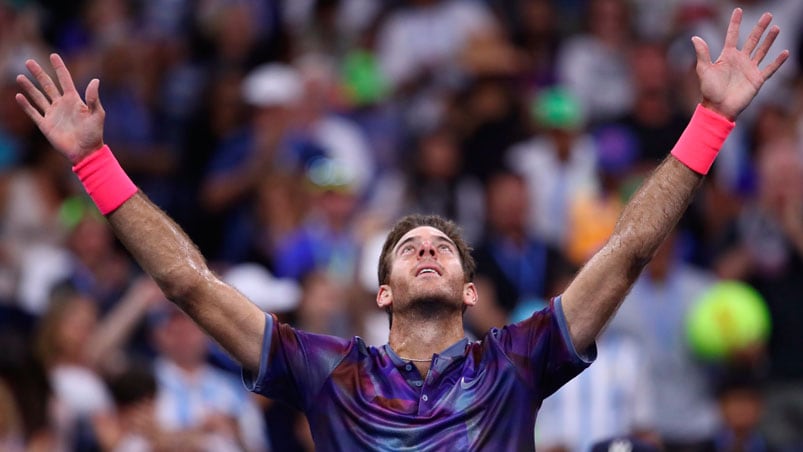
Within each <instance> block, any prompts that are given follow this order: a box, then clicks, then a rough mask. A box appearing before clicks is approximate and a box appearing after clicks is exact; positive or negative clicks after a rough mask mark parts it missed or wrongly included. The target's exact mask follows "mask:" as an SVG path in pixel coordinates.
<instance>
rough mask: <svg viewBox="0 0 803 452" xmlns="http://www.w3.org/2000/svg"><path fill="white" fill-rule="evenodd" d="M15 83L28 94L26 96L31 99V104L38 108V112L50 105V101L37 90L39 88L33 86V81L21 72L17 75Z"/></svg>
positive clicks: (45, 109) (43, 110)
mask: <svg viewBox="0 0 803 452" xmlns="http://www.w3.org/2000/svg"><path fill="white" fill-rule="evenodd" d="M17 84H18V85H19V86H20V88H22V90H23V92H25V94H27V95H28V98H30V99H31V101H33V104H34V105H35V106H36V108H38V109H39V112H45V111H47V107H49V106H50V101H49V100H48V99H47V97H45V95H44V94H42V92H41V91H39V88H37V87H36V86H34V84H33V82H31V81H30V80H28V77H26V76H24V75H21V74H20V75H18V76H17ZM23 97H24V96H23ZM26 100H27V99H26Z"/></svg>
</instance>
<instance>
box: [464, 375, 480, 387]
mask: <svg viewBox="0 0 803 452" xmlns="http://www.w3.org/2000/svg"><path fill="white" fill-rule="evenodd" d="M479 381H480V379H479V378H472V379H471V380H468V381H467V380H466V377H463V378H461V379H460V387H461V388H462V389H471V388H473V387H474V386H476V385H477V383H479Z"/></svg>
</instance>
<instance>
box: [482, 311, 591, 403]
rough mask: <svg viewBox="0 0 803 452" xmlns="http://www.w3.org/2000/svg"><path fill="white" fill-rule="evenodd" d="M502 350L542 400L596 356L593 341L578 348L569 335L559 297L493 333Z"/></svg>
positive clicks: (580, 370)
mask: <svg viewBox="0 0 803 452" xmlns="http://www.w3.org/2000/svg"><path fill="white" fill-rule="evenodd" d="M496 339H497V340H498V341H499V342H500V344H501V346H502V348H503V351H504V353H505V354H506V355H507V357H508V358H509V359H510V360H511V361H512V362H513V364H514V365H515V366H516V368H517V369H518V370H519V372H520V374H521V376H522V378H523V379H524V380H525V381H526V382H527V383H528V384H530V385H531V386H532V388H533V389H534V391H535V392H536V395H537V397H538V398H540V399H541V400H543V399H545V398H546V397H548V396H549V395H550V394H552V393H553V392H555V391H557V390H558V388H560V387H561V386H563V385H564V384H566V382H568V381H569V380H571V379H572V378H574V377H575V376H577V375H578V374H579V373H580V372H582V371H583V370H584V369H585V368H586V367H588V366H589V365H590V364H591V363H592V362H593V361H594V359H596V357H597V347H596V344H592V345H590V346H589V347H588V349H586V350H583V351H582V352H578V351H577V350H575V348H574V344H573V343H572V340H571V337H570V336H569V326H568V324H567V323H566V317H565V316H564V314H563V307H562V305H561V300H560V297H556V298H553V299H552V300H550V302H549V305H548V306H547V307H546V308H544V309H542V310H541V311H538V312H536V313H535V314H533V315H532V316H531V317H530V318H528V319H526V320H523V321H521V322H518V323H514V324H511V325H508V326H506V327H504V328H503V329H502V330H500V331H498V332H497V333H496Z"/></svg>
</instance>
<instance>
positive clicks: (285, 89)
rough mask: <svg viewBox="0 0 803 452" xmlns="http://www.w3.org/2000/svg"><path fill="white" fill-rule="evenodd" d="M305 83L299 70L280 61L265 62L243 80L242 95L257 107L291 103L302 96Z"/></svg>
mask: <svg viewBox="0 0 803 452" xmlns="http://www.w3.org/2000/svg"><path fill="white" fill-rule="evenodd" d="M302 92H303V85H302V82H301V77H300V76H299V74H298V72H297V71H296V70H295V69H293V68H292V67H290V66H287V65H285V64H279V63H270V64H263V65H262V66H259V67H257V68H256V69H254V70H252V71H251V72H249V73H248V75H247V76H246V77H245V80H243V85H242V95H243V99H245V101H246V102H247V103H248V104H250V105H253V106H256V107H272V106H286V105H291V104H293V103H295V102H296V101H298V99H300V98H301V95H302Z"/></svg>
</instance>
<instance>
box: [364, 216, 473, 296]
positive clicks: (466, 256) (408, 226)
mask: <svg viewBox="0 0 803 452" xmlns="http://www.w3.org/2000/svg"><path fill="white" fill-rule="evenodd" d="M421 226H430V227H433V228H435V229H437V230H439V231H441V232H443V233H444V234H446V236H447V237H449V239H451V240H452V241H453V242H454V244H455V246H456V247H457V253H458V255H459V256H460V262H461V264H462V266H463V275H464V277H465V280H466V282H470V281H473V280H474V270H475V269H476V267H477V265H476V264H475V263H474V258H473V257H472V256H471V247H469V246H468V244H467V243H466V241H465V240H463V236H462V235H461V232H460V227H459V226H458V225H457V224H456V223H455V222H453V221H451V220H447V219H446V218H443V217H441V216H438V215H420V214H414V215H407V216H406V217H404V218H402V219H401V220H399V221H398V222H396V224H395V225H394V226H393V229H392V230H391V231H390V233H389V234H388V238H387V239H385V244H384V245H382V254H380V255H379V269H378V276H379V284H380V285H381V284H387V283H388V281H389V280H390V268H391V265H392V264H393V262H391V254H392V252H393V247H395V246H396V244H397V243H399V240H401V238H402V237H403V236H404V234H407V233H408V232H410V231H411V230H413V229H415V228H418V227H421Z"/></svg>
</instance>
